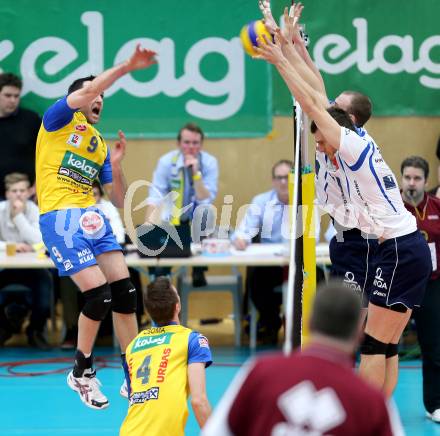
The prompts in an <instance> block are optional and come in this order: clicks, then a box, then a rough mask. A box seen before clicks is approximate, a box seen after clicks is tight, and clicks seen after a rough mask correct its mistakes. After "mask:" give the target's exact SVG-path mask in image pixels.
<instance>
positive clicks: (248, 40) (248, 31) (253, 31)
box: [240, 20, 272, 56]
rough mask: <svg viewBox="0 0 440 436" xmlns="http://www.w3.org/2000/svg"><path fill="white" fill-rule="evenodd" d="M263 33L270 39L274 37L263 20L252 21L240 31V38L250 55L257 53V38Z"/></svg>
mask: <svg viewBox="0 0 440 436" xmlns="http://www.w3.org/2000/svg"><path fill="white" fill-rule="evenodd" d="M263 35H265V36H266V38H268V39H272V35H271V34H270V33H269V32H268V30H267V29H266V26H265V25H264V23H263V21H262V20H257V21H251V22H250V23H249V24H246V25H245V26H243V28H242V29H241V32H240V40H241V44H242V45H243V48H244V51H245V52H246V53H247V54H248V55H250V56H254V55H256V54H257V53H256V51H255V48H254V47H258V42H257V38H262V37H263Z"/></svg>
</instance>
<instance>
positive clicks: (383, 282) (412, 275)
mask: <svg viewBox="0 0 440 436" xmlns="http://www.w3.org/2000/svg"><path fill="white" fill-rule="evenodd" d="M431 271H432V263H431V254H430V251H429V247H428V244H427V243H426V241H425V238H424V237H423V236H422V234H421V233H420V232H419V231H418V230H417V231H415V232H413V233H410V234H409V235H404V236H400V237H398V238H392V239H387V240H386V241H384V242H382V243H381V244H379V246H378V247H377V250H376V255H375V259H374V277H373V283H372V286H371V290H370V302H371V303H373V304H376V305H378V306H383V307H390V306H393V305H398V306H401V305H402V304H403V305H404V306H406V307H407V308H409V309H412V308H414V307H417V306H420V304H421V302H422V300H423V295H424V294H425V289H426V285H427V283H428V280H429V277H430V276H431ZM398 306H397V307H398Z"/></svg>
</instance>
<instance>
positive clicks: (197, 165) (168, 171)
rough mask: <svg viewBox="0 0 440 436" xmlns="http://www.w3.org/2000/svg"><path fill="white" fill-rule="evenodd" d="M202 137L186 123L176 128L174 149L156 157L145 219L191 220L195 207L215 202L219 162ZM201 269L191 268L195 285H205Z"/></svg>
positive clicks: (198, 129) (193, 127)
mask: <svg viewBox="0 0 440 436" xmlns="http://www.w3.org/2000/svg"><path fill="white" fill-rule="evenodd" d="M203 139H204V134H203V130H202V129H201V128H200V127H199V126H197V125H196V124H193V123H188V124H186V125H184V126H183V127H182V128H181V129H180V130H179V133H178V135H177V150H173V151H170V152H168V153H167V154H165V155H163V156H162V157H161V158H160V159H159V162H158V163H157V166H156V169H155V170H154V174H153V182H152V186H150V191H149V195H148V199H147V211H146V221H147V222H150V223H157V222H158V221H167V222H171V224H173V225H177V224H180V222H181V221H188V220H192V219H193V215H194V210H195V209H196V207H197V206H200V205H209V204H211V203H212V202H213V201H214V199H215V197H216V195H217V184H218V163H217V159H216V158H215V157H214V156H212V155H210V154H209V153H207V152H205V151H202V146H203ZM170 194H171V195H170ZM202 225H203V220H202ZM196 230H197V229H196ZM198 230H199V231H201V230H203V229H198ZM169 271H170V270H169V269H165V268H164V269H162V270H161V271H160V273H159V271H157V269H156V272H155V275H156V276H157V275H163V274H169ZM203 271H204V268H203V267H202V268H194V269H193V282H194V285H195V286H196V285H198V286H203V285H205V284H206V280H205V277H204V275H203Z"/></svg>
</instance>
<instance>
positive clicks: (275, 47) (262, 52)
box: [253, 29, 285, 65]
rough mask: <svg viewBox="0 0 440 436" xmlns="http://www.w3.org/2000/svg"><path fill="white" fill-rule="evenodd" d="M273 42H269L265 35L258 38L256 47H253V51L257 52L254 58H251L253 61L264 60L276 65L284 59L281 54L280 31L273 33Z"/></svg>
mask: <svg viewBox="0 0 440 436" xmlns="http://www.w3.org/2000/svg"><path fill="white" fill-rule="evenodd" d="M274 39H275V42H272V41H271V40H269V39H268V38H267V37H266V36H265V35H263V36H262V38H258V39H257V42H258V47H255V51H256V52H257V55H256V56H253V58H254V59H264V60H265V61H267V62H269V63H270V64H273V65H276V64H277V63H279V62H281V61H282V60H283V59H285V57H284V55H283V52H282V51H281V39H282V36H281V31H280V29H277V30H276V32H275V38H274Z"/></svg>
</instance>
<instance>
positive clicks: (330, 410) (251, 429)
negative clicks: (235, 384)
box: [207, 344, 401, 436]
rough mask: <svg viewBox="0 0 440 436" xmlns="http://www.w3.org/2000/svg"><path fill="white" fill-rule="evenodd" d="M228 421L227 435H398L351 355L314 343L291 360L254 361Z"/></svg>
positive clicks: (381, 401)
mask: <svg viewBox="0 0 440 436" xmlns="http://www.w3.org/2000/svg"><path fill="white" fill-rule="evenodd" d="M227 421H228V427H229V429H230V433H229V434H231V433H232V434H233V435H240V436H247V435H249V436H250V435H252V436H265V435H268V436H269V435H271V434H308V431H312V433H311V434H316V435H332V436H347V435H356V436H362V435H365V436H366V435H371V436H373V435H374V436H385V435H392V434H400V431H401V427H400V425H397V426H396V422H395V421H394V420H393V419H391V417H390V414H389V409H388V407H387V405H386V402H385V398H384V397H383V395H382V393H381V392H379V390H376V389H375V388H373V387H372V386H370V385H368V384H367V383H366V382H365V381H363V380H362V379H361V378H360V377H359V376H357V375H356V374H355V373H354V371H353V369H352V361H351V359H350V358H349V356H347V355H345V354H343V353H341V352H339V351H336V350H335V349H333V348H329V347H324V346H323V345H316V344H315V345H310V346H308V347H307V348H306V349H305V350H303V351H302V352H297V353H294V354H292V355H291V356H287V357H286V356H283V355H280V354H276V355H275V354H274V355H269V356H266V357H264V358H262V359H259V360H257V361H256V363H255V365H254V366H253V367H252V368H251V370H250V372H249V374H248V375H247V378H246V379H245V381H244V383H243V384H242V386H241V388H240V390H239V392H238V394H237V396H236V397H235V399H234V401H233V402H232V405H231V407H230V409H229V413H228V417H227ZM397 422H398V423H399V421H397ZM399 424H400V423H399ZM393 425H394V427H393ZM275 428H277V430H278V432H277V431H276V430H275ZM396 428H397V429H398V430H397V431H396ZM274 430H275V432H274ZM283 431H284V432H283ZM313 431H315V432H313ZM393 431H395V433H394V432H393ZM273 432H274V433H273ZM209 434H210V433H209V432H207V435H209ZM213 434H214V433H213Z"/></svg>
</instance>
